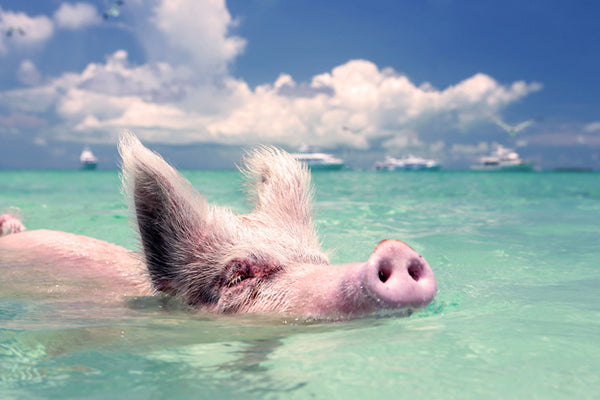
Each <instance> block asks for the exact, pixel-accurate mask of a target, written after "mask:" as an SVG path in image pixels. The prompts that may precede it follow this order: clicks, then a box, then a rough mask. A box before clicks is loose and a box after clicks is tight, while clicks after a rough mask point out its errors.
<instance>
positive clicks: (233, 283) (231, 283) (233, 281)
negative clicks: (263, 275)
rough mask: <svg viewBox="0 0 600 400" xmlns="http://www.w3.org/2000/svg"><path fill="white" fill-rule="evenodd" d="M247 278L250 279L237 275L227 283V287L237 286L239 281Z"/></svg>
mask: <svg viewBox="0 0 600 400" xmlns="http://www.w3.org/2000/svg"><path fill="white" fill-rule="evenodd" d="M248 278H250V277H249V276H246V275H238V276H236V277H235V278H233V279H232V280H231V281H229V283H228V284H227V287H232V286H234V285H237V284H238V283H240V282H241V281H243V280H246V279H248Z"/></svg>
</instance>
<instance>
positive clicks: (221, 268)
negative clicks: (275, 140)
mask: <svg viewBox="0 0 600 400" xmlns="http://www.w3.org/2000/svg"><path fill="white" fill-rule="evenodd" d="M119 152H120V154H121V157H122V159H123V187H124V191H125V194H126V196H127V198H128V202H129V206H130V209H131V211H132V215H133V216H134V220H135V225H136V227H137V229H138V231H139V234H140V242H141V247H142V250H143V257H144V262H145V264H146V265H147V268H148V271H149V274H150V277H151V280H152V284H153V286H154V288H155V290H157V291H159V292H165V293H168V294H172V295H176V296H180V297H182V298H183V299H184V300H185V301H187V302H188V303H189V304H192V305H196V306H209V307H211V308H214V309H215V310H216V311H238V309H239V308H240V307H242V306H243V305H244V304H248V303H252V301H251V300H252V299H253V298H254V297H256V296H257V295H258V292H262V293H264V295H265V296H266V297H267V298H268V300H267V301H268V302H270V303H272V304H271V307H273V308H280V309H281V308H284V309H285V304H284V303H285V301H286V300H285V297H286V296H285V293H284V292H285V291H283V292H282V291H281V290H273V291H270V290H269V282H268V278H269V277H270V276H271V275H273V274H280V273H282V272H285V271H286V270H287V269H288V268H291V267H292V266H293V265H298V264H312V265H314V264H328V259H327V256H326V255H325V254H324V253H323V252H322V251H321V248H320V244H319V240H318V237H317V235H316V232H315V229H314V224H313V219H312V209H311V199H312V188H311V184H310V174H309V172H308V170H307V169H306V167H304V166H302V165H301V164H299V163H298V162H297V161H296V160H294V159H293V158H292V157H291V156H290V155H289V154H287V153H285V152H283V151H281V150H278V149H277V148H274V147H260V148H258V149H256V150H254V151H253V152H252V153H250V154H249V155H248V157H247V158H246V160H245V166H244V168H243V169H242V172H243V173H244V175H245V176H246V178H247V182H248V183H247V192H248V195H249V198H250V199H251V201H252V202H253V204H254V208H253V211H252V212H251V213H249V214H246V215H235V214H233V213H232V212H231V211H230V210H228V209H226V208H223V207H218V206H211V205H209V204H208V203H207V201H206V199H205V198H204V197H203V196H201V195H200V194H198V193H197V192H196V191H195V190H194V189H193V187H192V185H191V184H190V183H189V182H188V181H187V180H186V179H185V178H183V177H182V176H181V175H180V174H179V173H178V172H177V171H176V170H175V169H174V168H173V167H171V166H170V165H168V164H167V163H166V162H165V161H164V160H163V159H162V158H161V157H160V156H159V155H158V154H156V153H153V152H152V151H150V150H148V149H147V148H145V147H144V146H143V145H142V144H141V143H140V141H139V140H138V139H137V138H136V137H135V136H134V135H133V134H131V133H125V134H124V135H122V137H121V140H120V143H119ZM244 274H252V278H255V279H256V282H257V284H254V285H239V288H234V289H233V290H232V289H231V286H232V285H234V284H238V283H240V282H242V281H243V280H244V279H247V278H248V277H247V276H245V275H244ZM259 278H260V279H259ZM226 288H227V289H226ZM271 307H269V308H271Z"/></svg>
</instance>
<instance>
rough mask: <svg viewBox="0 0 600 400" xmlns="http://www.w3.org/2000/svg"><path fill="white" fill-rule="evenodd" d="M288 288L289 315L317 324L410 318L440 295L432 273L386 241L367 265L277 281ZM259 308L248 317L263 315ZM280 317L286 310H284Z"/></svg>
mask: <svg viewBox="0 0 600 400" xmlns="http://www.w3.org/2000/svg"><path fill="white" fill-rule="evenodd" d="M276 281H277V283H276V284H275V286H276V287H277V286H281V287H289V288H291V289H292V290H290V291H289V292H288V293H287V296H288V299H287V300H288V301H287V304H288V307H287V308H286V312H287V313H289V314H292V315H303V316H307V317H310V318H316V319H346V318H351V317H355V316H360V315H366V314H369V313H372V312H376V311H384V310H402V311H403V312H404V313H410V312H412V311H413V310H416V309H419V308H422V307H424V306H426V305H427V304H429V303H430V302H431V301H432V300H433V298H434V297H435V294H436V282H435V277H434V275H433V271H432V270H431V267H430V266H429V264H427V262H426V261H425V259H423V257H421V256H420V255H419V254H418V253H416V252H415V251H414V250H413V249H412V248H411V247H410V246H408V245H407V244H405V243H404V242H401V241H399V240H384V241H381V242H380V243H379V244H378V245H377V247H376V248H375V251H374V252H373V254H372V255H371V257H369V259H368V260H367V262H364V263H351V264H340V265H325V266H321V265H317V266H315V265H310V266H307V267H306V268H296V269H295V270H294V271H291V272H290V273H289V274H282V276H280V277H278V278H276ZM260 308H261V305H260V304H255V305H251V306H250V307H249V308H248V310H247V311H265V310H264V309H263V310H261V309H260ZM280 311H281V310H280Z"/></svg>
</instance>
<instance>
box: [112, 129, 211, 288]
mask: <svg viewBox="0 0 600 400" xmlns="http://www.w3.org/2000/svg"><path fill="white" fill-rule="evenodd" d="M119 153H120V154H121V157H122V159H123V188H124V191H125V194H126V195H127V197H128V200H129V206H130V208H131V209H132V211H133V214H134V215H135V219H136V222H137V227H138V230H139V233H140V237H141V243H142V246H143V250H144V257H145V262H146V265H147V267H148V270H149V272H150V276H151V278H152V282H153V284H154V286H155V288H157V289H158V290H162V291H165V292H173V291H177V288H176V287H175V283H176V282H177V279H178V276H179V275H180V273H181V271H182V269H183V268H184V266H185V265H188V264H189V263H190V262H193V261H194V258H195V257H197V256H198V255H199V253H201V252H202V247H203V243H202V240H203V238H206V236H212V235H209V234H208V232H207V229H208V225H209V224H208V223H207V218H208V216H209V212H210V210H209V207H208V204H207V202H206V200H205V199H204V197H202V196H200V195H199V194H198V193H197V192H196V191H195V190H194V189H193V188H192V185H191V184H190V183H189V182H188V181H187V180H186V179H184V178H183V177H182V176H181V175H180V174H179V173H178V172H177V171H176V170H175V169H174V168H173V167H171V166H170V165H169V164H168V163H167V162H166V161H164V160H163V159H162V158H161V157H160V156H159V155H158V154H156V153H153V152H152V151H150V150H148V149H147V148H145V147H144V146H143V145H142V143H141V142H140V141H139V140H138V139H137V138H136V137H135V136H134V135H133V134H132V133H131V132H125V133H124V134H122V135H121V138H120V141H119ZM204 245H205V244H204Z"/></svg>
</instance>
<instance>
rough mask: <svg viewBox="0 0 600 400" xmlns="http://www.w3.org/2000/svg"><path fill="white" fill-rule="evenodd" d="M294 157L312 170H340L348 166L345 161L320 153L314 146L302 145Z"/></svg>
mask: <svg viewBox="0 0 600 400" xmlns="http://www.w3.org/2000/svg"><path fill="white" fill-rule="evenodd" d="M292 157H294V158H295V159H296V160H298V161H300V162H301V163H304V164H306V166H308V167H309V168H310V169H311V170H329V171H331V170H339V169H342V168H344V166H345V165H346V164H345V162H344V160H342V159H340V158H337V157H335V156H333V155H332V154H328V153H321V152H319V151H318V150H317V149H316V148H315V147H314V146H310V145H302V146H300V149H298V152H297V153H293V154H292Z"/></svg>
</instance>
